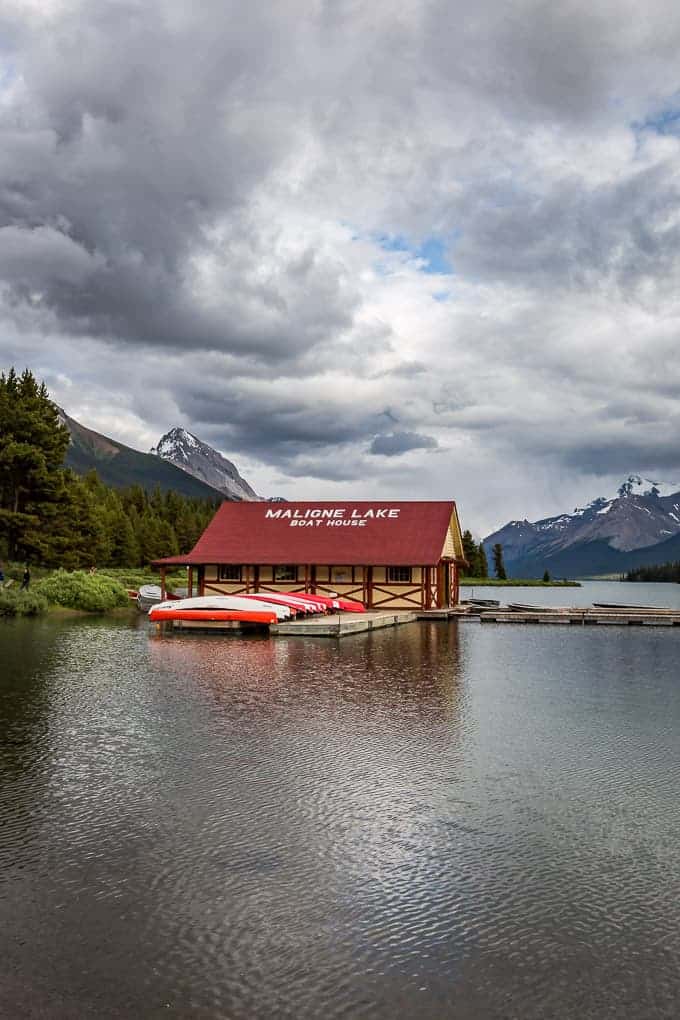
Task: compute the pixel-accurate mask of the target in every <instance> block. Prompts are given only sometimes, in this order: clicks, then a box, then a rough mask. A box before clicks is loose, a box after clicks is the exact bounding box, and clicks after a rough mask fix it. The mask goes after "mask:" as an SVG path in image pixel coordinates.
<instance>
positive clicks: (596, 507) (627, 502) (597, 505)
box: [484, 474, 680, 574]
mask: <svg viewBox="0 0 680 1020" xmlns="http://www.w3.org/2000/svg"><path fill="white" fill-rule="evenodd" d="M675 536H680V484H675V485H674V484H673V483H670V482H659V481H653V480H651V479H649V478H643V477H642V476H641V475H637V474H631V475H628V477H627V478H626V479H625V481H624V482H622V484H621V485H620V486H619V487H618V489H617V493H616V495H615V496H613V497H611V498H609V499H607V498H606V497H604V496H598V498H597V499H594V500H593V501H592V502H591V503H588V505H587V506H584V507H576V509H575V510H574V511H573V512H572V513H565V514H559V515H558V516H556V517H547V518H544V519H543V520H539V521H534V522H530V521H510V522H509V523H508V524H506V525H505V526H504V527H503V528H501V529H500V530H499V531H497V532H494V534H493V535H489V536H487V538H486V539H485V540H484V541H485V545H487V546H491V545H493V544H494V543H495V542H500V543H501V544H502V545H503V547H504V550H505V563H506V567H510V569H511V570H513V571H516V570H518V569H519V570H520V571H521V570H525V571H526V570H534V571H537V572H538V573H539V574H540V573H541V572H542V569H543V566H542V565H545V566H546V567H550V566H552V565H553V564H555V563H559V564H560V570H561V571H564V569H565V567H566V568H567V569H569V564H570V562H575V561H576V557H577V556H581V558H582V560H583V561H584V562H586V561H587V559H588V555H589V554H588V552H587V550H588V549H591V550H595V551H596V552H597V555H598V556H600V558H601V559H602V561H603V562H604V560H606V559H607V555H608V554H607V553H606V550H611V551H614V552H616V553H617V554H621V553H632V552H635V551H638V550H642V549H647V548H650V549H651V548H652V547H653V546H656V545H661V544H663V543H666V542H668V541H669V540H670V539H672V538H674V537H675ZM579 550H581V552H579ZM603 550H604V552H603ZM610 559H611V562H619V561H621V557H619V559H618V560H617V558H616V556H612V557H610ZM579 563H581V560H579Z"/></svg>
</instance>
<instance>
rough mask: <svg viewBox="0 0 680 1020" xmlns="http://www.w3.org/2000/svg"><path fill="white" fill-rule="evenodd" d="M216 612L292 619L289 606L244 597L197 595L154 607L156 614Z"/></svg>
mask: <svg viewBox="0 0 680 1020" xmlns="http://www.w3.org/2000/svg"><path fill="white" fill-rule="evenodd" d="M178 609H179V610H184V609H187V610H190V611H192V610H197V611H201V612H202V611H204V610H214V611H215V612H227V613H233V612H239V613H273V614H274V616H275V617H276V618H277V619H279V620H288V619H290V614H291V610H290V608H289V607H288V606H278V605H274V604H273V603H267V602H261V601H260V600H259V599H253V598H250V597H246V596H242V595H197V596H196V597H195V598H190V599H179V600H176V601H174V602H168V601H166V602H161V604H160V605H157V606H154V610H155V612H156V613H159V614H162V613H169V612H172V611H173V610H178Z"/></svg>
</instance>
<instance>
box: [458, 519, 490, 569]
mask: <svg viewBox="0 0 680 1020" xmlns="http://www.w3.org/2000/svg"><path fill="white" fill-rule="evenodd" d="M463 553H464V555H465V559H466V560H467V561H468V564H469V566H468V567H467V568H466V569H465V570H464V571H463V572H462V573H461V577H488V576H489V564H488V561H487V558H486V552H485V551H484V545H483V543H482V542H480V543H479V545H477V543H476V542H475V540H474V538H473V537H472V532H471V531H468V530H467V529H466V530H465V531H464V532H463Z"/></svg>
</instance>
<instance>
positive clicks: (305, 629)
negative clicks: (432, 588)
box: [269, 610, 417, 637]
mask: <svg viewBox="0 0 680 1020" xmlns="http://www.w3.org/2000/svg"><path fill="white" fill-rule="evenodd" d="M416 618H417V617H416V613H413V612H411V611H410V610H401V611H393V612H391V613H384V612H383V613H380V612H368V613H342V614H340V613H333V614H331V615H329V616H316V617H312V618H311V619H304V618H303V619H300V620H286V621H285V622H283V623H273V624H272V625H271V626H270V628H269V633H270V634H274V635H277V636H282V637H283V636H285V637H346V636H347V635H349V634H361V633H362V632H365V631H368V630H380V629H382V628H383V627H397V626H399V625H400V624H402V623H413V622H414V620H415V619H416Z"/></svg>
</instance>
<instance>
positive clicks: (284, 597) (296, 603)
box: [253, 591, 326, 613]
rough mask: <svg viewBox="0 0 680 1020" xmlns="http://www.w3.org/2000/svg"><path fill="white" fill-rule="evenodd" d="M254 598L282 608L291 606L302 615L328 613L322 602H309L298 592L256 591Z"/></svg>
mask: <svg viewBox="0 0 680 1020" xmlns="http://www.w3.org/2000/svg"><path fill="white" fill-rule="evenodd" d="M253 598H256V599H262V600H263V601H264V600H268V601H270V602H272V603H279V604H280V605H282V606H290V607H291V608H292V609H296V610H297V611H298V612H301V613H324V612H325V611H326V607H325V606H324V605H323V604H322V603H321V602H317V601H316V600H314V601H313V602H309V601H307V599H305V598H302V597H301V596H300V595H299V594H298V593H297V592H285V591H284V592H278V591H277V592H272V591H256V592H253Z"/></svg>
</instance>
